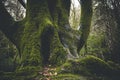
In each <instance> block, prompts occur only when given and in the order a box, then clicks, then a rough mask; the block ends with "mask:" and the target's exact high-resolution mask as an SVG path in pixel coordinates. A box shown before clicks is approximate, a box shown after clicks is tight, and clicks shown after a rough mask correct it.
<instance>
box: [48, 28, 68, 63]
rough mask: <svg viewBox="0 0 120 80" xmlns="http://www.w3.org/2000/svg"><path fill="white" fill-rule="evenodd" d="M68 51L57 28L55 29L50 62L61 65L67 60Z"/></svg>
mask: <svg viewBox="0 0 120 80" xmlns="http://www.w3.org/2000/svg"><path fill="white" fill-rule="evenodd" d="M66 56H67V52H66V51H65V50H64V48H63V46H62V44H61V43H60V40H59V36H58V33H57V30H56V29H54V35H53V38H52V41H51V45H50V58H49V60H50V63H51V64H53V65H61V64H63V63H64V62H65V61H66Z"/></svg>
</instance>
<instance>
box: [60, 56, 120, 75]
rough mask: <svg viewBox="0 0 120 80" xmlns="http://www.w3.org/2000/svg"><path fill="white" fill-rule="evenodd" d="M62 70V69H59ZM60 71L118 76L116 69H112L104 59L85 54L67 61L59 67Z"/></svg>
mask: <svg viewBox="0 0 120 80" xmlns="http://www.w3.org/2000/svg"><path fill="white" fill-rule="evenodd" d="M61 70H62V71H61ZM61 70H60V71H61V72H62V73H74V74H81V75H89V76H118V74H119V72H117V73H116V71H118V70H114V67H111V66H110V65H109V64H108V63H106V62H105V61H103V60H101V59H99V58H97V57H94V56H86V57H84V58H83V59H80V60H76V61H72V60H70V61H67V62H66V63H65V64H64V65H63V66H62V68H61Z"/></svg>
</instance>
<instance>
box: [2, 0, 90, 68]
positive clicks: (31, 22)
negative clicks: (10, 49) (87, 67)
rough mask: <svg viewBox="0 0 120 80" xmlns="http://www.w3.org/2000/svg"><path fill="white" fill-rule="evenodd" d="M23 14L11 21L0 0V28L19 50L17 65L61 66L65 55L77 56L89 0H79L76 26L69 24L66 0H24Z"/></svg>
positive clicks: (85, 33) (87, 20) (87, 21)
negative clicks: (79, 5) (71, 26)
mask: <svg viewBox="0 0 120 80" xmlns="http://www.w3.org/2000/svg"><path fill="white" fill-rule="evenodd" d="M19 2H20V3H21V4H22V5H23V6H24V7H25V8H26V10H27V13H26V17H25V18H24V19H23V20H22V21H17V22H16V21H14V19H13V18H12V17H11V16H10V14H9V13H8V12H7V10H6V9H5V7H4V4H3V0H0V30H1V31H2V32H3V33H4V34H5V35H6V36H7V38H9V40H10V41H11V42H13V44H14V45H15V46H16V47H17V49H18V51H19V63H20V67H25V66H42V65H43V64H47V63H50V64H53V65H61V64H63V63H64V62H65V61H66V59H67V58H68V57H70V58H78V57H79V56H78V54H79V52H80V50H81V48H82V47H83V45H84V43H85V42H86V40H87V37H88V35H89V31H90V25H91V17H92V1H91V0H80V4H81V18H80V29H79V30H73V29H71V28H70V25H69V20H68V19H69V12H70V4H71V1H70V0H28V1H27V4H26V5H25V4H24V2H23V1H22V0H19Z"/></svg>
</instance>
